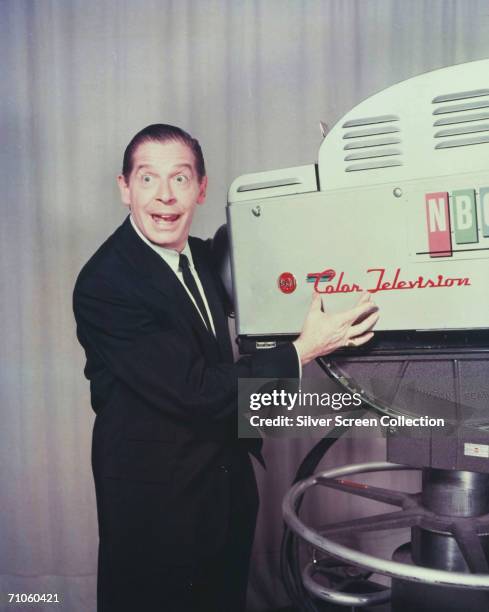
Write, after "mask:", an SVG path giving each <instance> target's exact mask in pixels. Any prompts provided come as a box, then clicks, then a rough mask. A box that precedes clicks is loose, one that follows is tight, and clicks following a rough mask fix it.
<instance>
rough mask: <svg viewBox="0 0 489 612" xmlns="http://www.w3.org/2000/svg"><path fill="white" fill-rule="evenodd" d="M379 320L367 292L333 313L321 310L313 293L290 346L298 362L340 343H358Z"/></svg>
mask: <svg viewBox="0 0 489 612" xmlns="http://www.w3.org/2000/svg"><path fill="white" fill-rule="evenodd" d="M378 319H379V313H378V307H377V306H376V305H375V304H374V302H373V301H372V296H371V295H370V293H367V292H364V293H362V295H361V297H360V299H359V300H358V303H357V304H356V306H354V307H353V308H350V309H349V310H346V311H344V312H339V313H337V314H328V313H326V312H323V311H322V309H321V296H320V295H319V293H316V292H314V293H313V296H312V303H311V307H310V309H309V312H308V313H307V317H306V320H305V321H304V326H303V327H302V331H301V334H300V336H299V337H298V338H297V340H295V342H294V345H295V347H296V349H297V352H298V354H299V357H300V360H301V363H302V365H305V364H306V363H309V362H310V361H312V360H313V359H315V358H316V357H320V356H321V355H327V354H328V353H332V352H333V351H335V350H336V349H339V348H341V347H343V346H361V345H362V344H365V342H368V341H369V340H370V339H371V338H372V337H373V335H374V334H373V332H372V331H371V330H372V328H373V326H374V325H375V324H376V323H377V321H378Z"/></svg>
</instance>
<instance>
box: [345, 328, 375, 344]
mask: <svg viewBox="0 0 489 612" xmlns="http://www.w3.org/2000/svg"><path fill="white" fill-rule="evenodd" d="M373 337H374V332H371V331H370V332H367V333H365V334H362V335H361V336H356V337H355V338H350V340H348V342H347V343H346V345H345V346H362V344H365V343H366V342H368V341H369V340H371V339H372V338H373Z"/></svg>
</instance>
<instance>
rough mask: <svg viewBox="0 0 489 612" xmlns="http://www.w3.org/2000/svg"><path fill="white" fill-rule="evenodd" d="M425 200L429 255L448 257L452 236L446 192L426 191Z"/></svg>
mask: <svg viewBox="0 0 489 612" xmlns="http://www.w3.org/2000/svg"><path fill="white" fill-rule="evenodd" d="M425 202H426V224H427V228H428V248H429V252H430V257H450V256H451V255H452V236H451V233H450V212H449V210H448V193H446V192H438V193H427V194H425Z"/></svg>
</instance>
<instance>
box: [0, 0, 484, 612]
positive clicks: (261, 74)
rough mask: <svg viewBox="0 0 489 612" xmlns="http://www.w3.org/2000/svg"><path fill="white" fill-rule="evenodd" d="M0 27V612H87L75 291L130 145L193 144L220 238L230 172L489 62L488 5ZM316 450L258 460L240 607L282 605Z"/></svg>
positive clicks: (144, 15)
mask: <svg viewBox="0 0 489 612" xmlns="http://www.w3.org/2000/svg"><path fill="white" fill-rule="evenodd" d="M0 21H1V26H0V27H1V31H0V53H1V54H0V57H1V71H2V77H1V87H2V90H1V96H0V100H1V102H0V103H1V144H2V146H1V147H0V156H1V160H0V171H1V173H2V180H1V189H2V202H1V218H0V219H1V221H0V232H1V243H0V249H1V252H0V271H1V283H2V299H1V302H0V313H1V316H0V338H1V344H0V351H1V370H0V393H1V416H0V486H1V489H0V495H1V497H0V505H1V508H0V611H2V612H6V611H11V610H13V609H24V607H23V606H16V607H15V608H14V607H11V606H9V605H8V604H7V602H6V599H7V598H6V595H7V593H12V592H13V593H58V596H59V598H60V599H61V600H62V601H63V603H61V604H59V605H57V606H56V607H54V606H53V605H44V606H43V605H37V606H35V607H29V608H27V607H26V608H25V609H36V610H53V609H56V610H59V611H60V612H61V611H66V612H94V610H95V572H96V550H97V524H96V512H95V499H94V490H93V484H92V476H91V468H90V438H91V428H92V423H93V415H92V412H91V408H90V401H89V390H88V384H87V381H86V380H85V379H84V378H83V373H82V370H83V366H84V357H83V354H82V351H81V349H80V347H79V346H78V344H77V341H76V338H75V328H74V321H73V316H72V310H71V292H72V288H73V284H74V281H75V278H76V275H77V273H78V271H79V270H80V268H81V266H82V265H83V263H84V262H85V261H86V260H87V259H88V257H89V256H90V255H91V254H92V253H93V251H94V250H95V249H96V247H97V246H98V245H99V244H100V243H101V242H102V241H103V240H104V239H105V238H106V237H107V236H108V234H109V233H111V232H112V231H113V230H114V229H115V227H116V226H117V225H119V223H120V222H121V221H122V220H123V218H124V216H125V213H126V211H125V209H124V208H123V206H122V204H120V202H119V197H118V192H117V189H116V183H115V175H116V174H117V173H118V172H119V169H120V163H121V157H122V152H123V149H124V146H125V145H126V143H127V142H128V140H129V139H130V137H131V136H132V135H133V134H134V133H135V132H136V131H137V130H139V129H140V128H141V127H143V126H144V125H146V124H149V123H153V122H167V123H174V124H177V125H180V126H182V127H184V128H185V129H187V130H188V131H190V132H191V133H192V134H194V135H195V136H197V137H198V138H199V140H200V141H201V143H202V146H203V149H204V152H205V155H206V160H207V165H208V174H209V180H210V189H209V196H208V202H207V203H206V205H205V206H204V207H202V209H201V210H199V213H198V217H197V218H196V221H195V226H194V233H195V234H197V235H201V236H208V235H211V234H213V233H214V231H215V230H216V228H217V227H218V226H219V225H220V224H221V223H223V222H224V219H225V215H224V210H225V203H226V192H227V188H228V186H229V184H230V182H231V181H232V180H233V179H234V178H235V177H236V176H238V175H240V174H243V173H246V172H253V171H260V170H267V169H274V168H280V167H286V166H294V165H300V164H307V163H312V162H314V161H315V160H316V158H317V151H318V147H319V145H320V141H321V138H320V133H319V129H318V122H319V120H321V119H322V120H324V121H326V122H328V123H329V124H333V123H334V122H335V121H337V120H338V119H339V118H340V117H341V116H342V115H343V114H344V113H345V112H347V111H348V110H350V108H351V107H353V106H354V105H355V104H357V103H358V102H360V101H361V100H362V99H364V98H365V97H367V96H369V95H370V94H372V93H374V92H377V91H379V90H381V89H382V88H384V87H387V86H389V85H392V84H393V83H395V82H398V81H401V80H404V79H406V78H408V77H411V76H414V75H417V74H420V73H422V72H426V71H428V70H432V69H435V68H440V67H442V66H447V65H450V64H454V63H460V62H466V61H470V60H475V59H480V58H484V57H488V56H489V4H488V2H487V0H322V1H320V0H266V1H265V0H262V1H260V0H247V1H244V0H243V1H240V0H233V1H231V0H229V1H226V0H174V1H171V0H166V1H165V0H160V1H158V0H64V1H63V0H37V1H34V0H32V1H29V0H1V2H0ZM454 87H456V86H455V85H454ZM345 238H347V237H345ZM314 367H315V366H311V367H310V368H308V369H307V370H306V372H305V374H306V375H313V374H314V373H317V372H316V371H315V370H314ZM309 447H310V443H307V442H306V441H304V440H289V441H287V440H281V441H275V442H273V443H272V442H269V443H268V444H267V449H266V455H267V458H268V470H267V471H266V472H263V471H262V470H261V468H260V469H259V470H258V476H259V481H260V489H261V498H262V502H261V514H260V519H259V525H258V531H257V538H256V546H255V554H254V562H253V572H252V579H251V589H250V591H251V593H250V610H265V609H267V608H268V607H272V606H274V605H278V604H280V603H284V602H285V601H286V599H285V596H284V594H283V592H282V588H281V586H280V582H279V579H278V548H279V542H280V530H281V515H280V501H281V498H282V496H283V494H284V492H285V491H286V489H287V487H288V484H289V482H290V479H291V478H292V476H293V473H294V471H295V468H296V467H297V465H298V463H299V461H300V459H301V458H302V457H303V456H304V454H305V452H306V451H307V450H308V448H309ZM383 458H384V445H383V442H382V440H381V439H373V440H369V441H363V442H362V443H358V442H357V443H354V442H352V441H348V440H345V441H340V442H339V443H338V444H337V446H336V447H335V449H334V451H333V452H332V454H331V457H328V460H327V464H328V465H339V464H343V463H351V462H355V461H365V460H373V459H383ZM399 478H400V477H399V476H397V477H396V481H397V482H399ZM382 482H383V483H384V484H386V483H387V484H389V479H388V478H387V477H385V476H384V477H383V480H382ZM401 484H402V483H401ZM354 505H356V506H357V512H358V501H356V502H352V501H351V500H347V499H346V496H345V499H343V498H342V497H341V498H340V497H337V498H336V499H335V502H334V504H333V503H332V502H331V498H329V501H328V498H327V497H326V498H325V499H324V500H323V501H322V502H321V504H315V505H314V507H312V508H311V512H312V513H313V514H317V515H318V516H319V515H320V516H321V519H322V521H323V522H324V521H326V520H329V519H334V518H337V517H339V516H344V515H345V514H346V513H348V512H349V510H350V508H353V506H354ZM369 509H370V506H368V504H367V503H366V504H363V505H362V506H361V509H360V510H361V512H367V511H368V510H369Z"/></svg>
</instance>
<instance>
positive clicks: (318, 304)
mask: <svg viewBox="0 0 489 612" xmlns="http://www.w3.org/2000/svg"><path fill="white" fill-rule="evenodd" d="M321 309H322V300H321V296H320V295H319V293H317V292H316V291H313V292H312V300H311V310H321Z"/></svg>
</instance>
